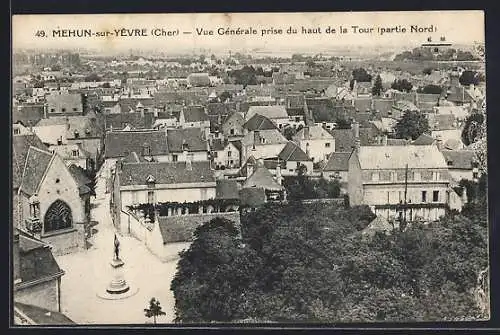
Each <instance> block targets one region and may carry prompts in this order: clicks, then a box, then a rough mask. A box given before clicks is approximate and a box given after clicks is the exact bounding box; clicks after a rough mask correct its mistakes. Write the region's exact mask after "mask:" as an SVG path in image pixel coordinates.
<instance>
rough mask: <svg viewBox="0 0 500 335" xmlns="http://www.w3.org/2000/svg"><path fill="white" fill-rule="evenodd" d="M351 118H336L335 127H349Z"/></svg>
mask: <svg viewBox="0 0 500 335" xmlns="http://www.w3.org/2000/svg"><path fill="white" fill-rule="evenodd" d="M351 124H352V122H351V120H347V119H337V120H336V121H335V129H351Z"/></svg>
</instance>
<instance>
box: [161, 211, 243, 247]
mask: <svg viewBox="0 0 500 335" xmlns="http://www.w3.org/2000/svg"><path fill="white" fill-rule="evenodd" d="M216 217H223V218H226V219H228V220H231V221H233V222H235V225H236V227H237V228H238V229H239V228H240V224H241V223H240V213H239V212H225V213H203V214H189V215H178V216H162V217H160V218H159V219H158V220H159V225H160V230H161V233H162V236H163V242H164V243H174V242H190V241H192V237H193V232H194V231H195V229H196V228H197V227H198V226H200V225H202V224H203V223H205V222H208V221H210V220H212V219H214V218H216Z"/></svg>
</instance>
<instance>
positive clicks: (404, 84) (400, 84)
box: [391, 79, 413, 92]
mask: <svg viewBox="0 0 500 335" xmlns="http://www.w3.org/2000/svg"><path fill="white" fill-rule="evenodd" d="M391 88H392V89H394V90H398V91H401V92H410V91H411V90H412V88H413V84H412V83H410V82H409V81H408V80H406V79H398V80H394V82H393V83H392V84H391Z"/></svg>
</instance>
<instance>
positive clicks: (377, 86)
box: [372, 74, 383, 96]
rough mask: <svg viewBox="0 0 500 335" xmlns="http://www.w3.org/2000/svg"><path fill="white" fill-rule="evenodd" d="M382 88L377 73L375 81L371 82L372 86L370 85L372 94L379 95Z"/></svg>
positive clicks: (380, 79)
mask: <svg viewBox="0 0 500 335" xmlns="http://www.w3.org/2000/svg"><path fill="white" fill-rule="evenodd" d="M382 90H383V87H382V78H381V77H380V75H379V74H378V75H377V76H376V77H375V83H374V84H373V87H372V94H373V95H374V96H380V94H381V93H382Z"/></svg>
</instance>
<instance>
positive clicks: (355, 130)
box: [352, 121, 359, 139]
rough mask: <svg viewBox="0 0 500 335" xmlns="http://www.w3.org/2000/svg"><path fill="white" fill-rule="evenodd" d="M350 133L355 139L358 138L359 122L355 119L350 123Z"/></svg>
mask: <svg viewBox="0 0 500 335" xmlns="http://www.w3.org/2000/svg"><path fill="white" fill-rule="evenodd" d="M352 133H353V135H354V138H355V139H357V138H359V123H358V122H357V121H353V123H352Z"/></svg>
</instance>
